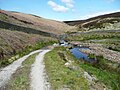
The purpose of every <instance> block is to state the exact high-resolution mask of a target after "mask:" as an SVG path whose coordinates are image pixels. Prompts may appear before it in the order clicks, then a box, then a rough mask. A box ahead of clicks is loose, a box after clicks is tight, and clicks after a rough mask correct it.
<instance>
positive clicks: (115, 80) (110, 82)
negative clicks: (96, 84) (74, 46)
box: [78, 56, 120, 90]
mask: <svg viewBox="0 0 120 90" xmlns="http://www.w3.org/2000/svg"><path fill="white" fill-rule="evenodd" d="M96 58H97V60H99V62H98V63H97V64H94V65H92V64H89V63H81V62H78V63H79V64H80V67H82V68H83V69H84V70H85V71H87V72H88V73H89V74H91V75H95V76H96V77H97V78H98V79H99V81H100V82H103V83H104V84H105V85H106V86H107V87H108V88H112V90H120V78H119V74H120V71H119V68H116V69H114V68H112V66H109V63H111V64H114V63H112V62H110V61H108V60H106V59H104V58H103V57H102V56H97V57H96Z"/></svg>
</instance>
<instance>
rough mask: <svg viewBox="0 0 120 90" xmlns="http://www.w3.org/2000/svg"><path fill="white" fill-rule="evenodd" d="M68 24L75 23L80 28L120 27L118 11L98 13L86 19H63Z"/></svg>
mask: <svg viewBox="0 0 120 90" xmlns="http://www.w3.org/2000/svg"><path fill="white" fill-rule="evenodd" d="M64 22H65V23H67V24H68V25H73V26H74V25H75V26H78V27H79V30H80V29H84V30H93V29H95V30H96V29H98V30H100V29H102V30H104V29H105V30H107V29H109V30H110V29H116V30H117V29H120V12H116V13H111V14H105V15H100V16H97V17H93V18H90V19H86V20H77V21H64Z"/></svg>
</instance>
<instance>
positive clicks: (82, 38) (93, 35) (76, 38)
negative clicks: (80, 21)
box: [68, 32, 120, 41]
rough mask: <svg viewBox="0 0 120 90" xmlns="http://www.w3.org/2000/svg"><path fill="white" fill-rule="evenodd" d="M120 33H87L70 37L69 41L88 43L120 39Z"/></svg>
mask: <svg viewBox="0 0 120 90" xmlns="http://www.w3.org/2000/svg"><path fill="white" fill-rule="evenodd" d="M119 38H120V33H119V32H101V33H99V32H98V33H94V32H93V33H85V34H79V35H70V36H69V37H68V39H69V40H70V41H86V40H94V39H96V40H101V39H119Z"/></svg>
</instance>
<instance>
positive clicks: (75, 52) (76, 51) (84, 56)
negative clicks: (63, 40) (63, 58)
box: [70, 47, 89, 60]
mask: <svg viewBox="0 0 120 90" xmlns="http://www.w3.org/2000/svg"><path fill="white" fill-rule="evenodd" d="M80 49H89V48H78V47H75V48H72V49H70V52H71V53H72V54H73V55H74V56H75V57H76V58H77V59H84V60H89V58H88V55H87V54H85V53H83V52H81V51H80Z"/></svg>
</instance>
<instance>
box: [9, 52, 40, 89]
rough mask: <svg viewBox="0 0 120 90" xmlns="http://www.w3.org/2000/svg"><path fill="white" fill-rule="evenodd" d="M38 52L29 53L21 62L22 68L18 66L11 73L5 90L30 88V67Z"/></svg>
mask: <svg viewBox="0 0 120 90" xmlns="http://www.w3.org/2000/svg"><path fill="white" fill-rule="evenodd" d="M36 55H38V53H36V54H34V55H31V56H30V57H29V58H27V59H26V60H25V61H24V62H23V63H22V68H19V69H18V70H17V72H16V73H15V74H14V75H13V77H12V78H11V80H10V81H9V83H8V85H7V90H29V88H30V78H29V74H30V68H31V65H32V64H33V63H34V61H35V57H36Z"/></svg>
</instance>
